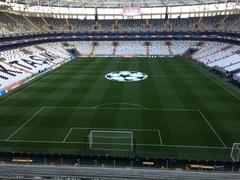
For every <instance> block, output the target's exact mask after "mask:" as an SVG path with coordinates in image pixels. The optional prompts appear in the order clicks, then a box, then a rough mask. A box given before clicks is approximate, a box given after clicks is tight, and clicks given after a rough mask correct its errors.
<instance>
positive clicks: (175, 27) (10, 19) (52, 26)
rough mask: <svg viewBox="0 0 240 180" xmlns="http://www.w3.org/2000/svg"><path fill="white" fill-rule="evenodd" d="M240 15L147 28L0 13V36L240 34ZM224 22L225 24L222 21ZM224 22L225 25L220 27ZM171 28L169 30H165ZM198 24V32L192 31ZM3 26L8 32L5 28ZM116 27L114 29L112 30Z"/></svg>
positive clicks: (152, 23)
mask: <svg viewBox="0 0 240 180" xmlns="http://www.w3.org/2000/svg"><path fill="white" fill-rule="evenodd" d="M239 16H240V15H229V16H225V15H221V16H213V17H204V18H202V19H200V18H197V17H191V18H177V19H169V20H168V21H166V20H165V19H151V20H149V21H148V23H149V24H148V25H149V26H148V28H145V25H146V21H145V20H131V19H125V20H118V21H116V20H98V21H95V20H79V19H68V20H66V19H56V18H48V17H44V18H41V17H23V16H20V15H15V14H7V13H3V12H0V17H1V18H0V35H1V34H6V33H7V34H12V33H17V34H19V33H31V32H42V31H44V32H49V31H59V32H62V31H78V32H90V31H103V32H108V31H118V32H145V31H185V32H186V31H187V32H188V31H196V30H200V31H213V30H217V31H230V32H231V31H234V32H239V31H240V28H239V27H240V21H239ZM224 19H225V21H223V20H224ZM220 22H222V23H220ZM165 24H170V25H171V28H170V29H165ZM196 24H198V28H193V27H194V26H195V25H196ZM2 25H4V26H5V27H6V28H7V29H6V28H4V27H3V26H2ZM113 27H115V28H113Z"/></svg>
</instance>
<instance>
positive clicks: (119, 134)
mask: <svg viewBox="0 0 240 180" xmlns="http://www.w3.org/2000/svg"><path fill="white" fill-rule="evenodd" d="M88 141H89V149H91V150H116V151H129V152H130V151H133V132H132V131H105V130H90V132H89V135H88Z"/></svg>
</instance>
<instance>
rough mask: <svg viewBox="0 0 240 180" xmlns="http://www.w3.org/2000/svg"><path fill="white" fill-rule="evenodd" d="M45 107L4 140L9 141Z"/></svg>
mask: <svg viewBox="0 0 240 180" xmlns="http://www.w3.org/2000/svg"><path fill="white" fill-rule="evenodd" d="M44 108H45V107H44V106H43V107H42V108H41V109H40V110H38V111H37V112H36V113H35V114H34V115H32V116H31V117H30V118H29V119H28V120H27V121H26V122H25V123H23V124H22V125H21V126H20V127H19V128H18V129H17V130H16V131H15V132H13V133H12V134H11V135H10V136H9V137H8V138H7V139H6V140H7V141H8V140H10V138H11V137H13V136H14V135H15V134H16V133H17V132H18V131H20V130H21V129H22V128H23V127H24V126H25V125H26V124H27V123H28V122H30V121H31V120H32V119H33V118H34V117H35V116H37V115H38V114H39V113H40V112H41V111H42V110H43V109H44Z"/></svg>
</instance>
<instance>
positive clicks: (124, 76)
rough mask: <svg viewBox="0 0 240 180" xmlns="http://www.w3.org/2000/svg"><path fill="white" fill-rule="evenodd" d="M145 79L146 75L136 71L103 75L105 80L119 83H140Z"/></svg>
mask: <svg viewBox="0 0 240 180" xmlns="http://www.w3.org/2000/svg"><path fill="white" fill-rule="evenodd" d="M147 77H148V75H147V74H145V73H142V72H138V71H114V72H111V73H108V74H106V75H105V78H106V79H108V80H111V81H119V82H135V81H142V80H144V79H146V78H147Z"/></svg>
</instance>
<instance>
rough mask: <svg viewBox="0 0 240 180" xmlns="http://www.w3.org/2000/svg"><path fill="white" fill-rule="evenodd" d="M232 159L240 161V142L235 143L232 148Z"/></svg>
mask: <svg viewBox="0 0 240 180" xmlns="http://www.w3.org/2000/svg"><path fill="white" fill-rule="evenodd" d="M231 159H232V160H233V161H234V162H240V143H233V146H232V150H231Z"/></svg>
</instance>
